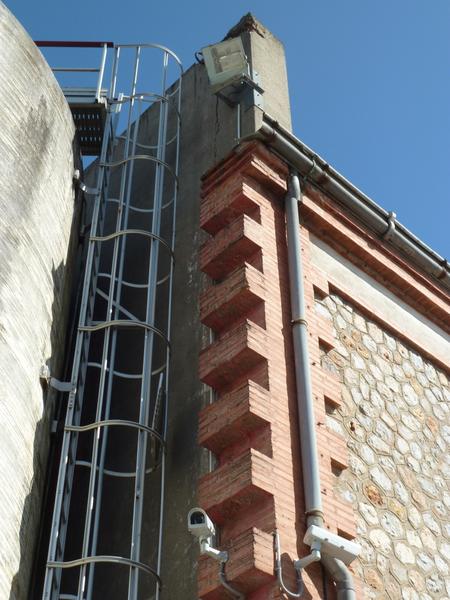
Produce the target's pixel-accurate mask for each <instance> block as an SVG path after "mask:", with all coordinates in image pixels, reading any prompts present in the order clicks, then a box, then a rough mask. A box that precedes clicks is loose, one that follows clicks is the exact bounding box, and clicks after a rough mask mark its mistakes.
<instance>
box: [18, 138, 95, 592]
mask: <svg viewBox="0 0 450 600" xmlns="http://www.w3.org/2000/svg"><path fill="white" fill-rule="evenodd" d="M73 152H74V157H75V161H74V162H75V165H74V166H75V168H77V169H81V168H82V166H81V160H80V159H79V158H78V157H79V150H78V141H77V139H74V141H73ZM83 203H84V200H83V194H82V193H81V192H79V191H77V192H76V193H75V198H74V217H73V221H72V227H71V234H70V240H69V246H68V250H67V255H66V260H65V261H62V262H60V264H59V265H58V266H57V267H56V268H55V267H54V266H53V267H52V280H53V300H52V308H51V323H52V324H51V329H50V355H49V356H48V357H47V358H46V360H45V363H46V364H47V366H48V367H49V369H50V373H51V375H52V376H53V377H56V378H57V379H60V380H66V379H67V378H70V365H71V355H72V348H73V343H72V341H73V337H74V333H75V332H74V324H75V322H76V321H75V319H76V316H77V311H78V294H77V293H76V291H77V290H79V288H80V285H79V284H80V278H81V276H82V265H83V258H84V256H83V255H84V252H83V245H82V242H83V240H82V239H80V235H79V232H80V222H81V217H82V214H81V213H82V209H81V206H82V204H83ZM36 385H39V382H38V373H36ZM66 402H67V394H60V393H58V392H56V391H55V390H53V389H52V388H45V389H44V388H43V389H42V418H41V419H40V420H39V421H38V422H37V423H36V429H35V435H34V444H33V479H32V482H31V486H30V491H29V493H28V495H27V497H26V498H25V502H24V506H23V511H22V521H21V524H20V531H19V542H20V563H19V568H18V570H17V573H16V574H15V575H14V578H13V580H12V584H11V590H10V594H9V600H26V599H30V600H31V599H35V598H36V599H37V598H41V595H42V587H43V578H44V574H45V562H46V558H47V548H48V540H49V534H50V524H51V519H52V513H53V497H54V488H55V487H56V477H57V473H58V462H59V460H58V459H59V449H60V439H58V438H60V437H61V436H58V434H56V435H55V434H51V424H52V421H53V420H57V421H58V422H60V421H61V419H64V416H65V410H66Z"/></svg>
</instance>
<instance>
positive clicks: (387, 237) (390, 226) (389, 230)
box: [381, 210, 397, 241]
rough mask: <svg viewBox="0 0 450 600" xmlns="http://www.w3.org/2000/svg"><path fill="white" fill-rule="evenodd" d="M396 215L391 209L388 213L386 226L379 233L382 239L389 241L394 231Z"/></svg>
mask: <svg viewBox="0 0 450 600" xmlns="http://www.w3.org/2000/svg"><path fill="white" fill-rule="evenodd" d="M396 218H397V215H396V214H395V212H393V211H392V210H391V211H390V212H389V213H388V228H387V229H386V231H385V232H384V233H383V234H381V237H382V239H383V240H387V241H390V240H391V239H392V236H393V235H394V232H395V223H396Z"/></svg>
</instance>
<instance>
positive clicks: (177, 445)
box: [162, 32, 288, 600]
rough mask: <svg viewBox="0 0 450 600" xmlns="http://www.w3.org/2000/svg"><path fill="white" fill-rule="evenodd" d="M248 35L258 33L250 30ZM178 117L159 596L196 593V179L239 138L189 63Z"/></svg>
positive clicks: (205, 462) (274, 84) (272, 88)
mask: <svg viewBox="0 0 450 600" xmlns="http://www.w3.org/2000/svg"><path fill="white" fill-rule="evenodd" d="M248 35H251V36H258V34H257V33H255V32H251V34H248ZM264 43H266V44H267V45H269V46H270V47H272V46H271V44H272V43H273V41H272V38H271V37H270V36H269V35H267V37H266V38H265V39H261V44H262V45H264ZM258 48H259V50H260V53H259V54H258V56H262V50H261V48H260V47H259V46H258ZM272 48H273V51H274V53H276V52H277V51H278V52H281V53H282V52H283V50H282V47H281V46H280V45H279V43H278V42H277V43H276V45H275V46H273V47H272ZM264 57H265V60H268V65H267V66H266V71H265V72H266V73H267V77H265V80H264V84H265V85H264V87H265V100H266V101H269V99H270V98H278V97H281V100H280V103H281V104H283V106H288V100H287V89H286V87H283V86H280V85H279V80H278V78H277V77H274V81H272V79H271V78H270V77H269V75H268V73H269V71H270V65H271V64H272V63H270V61H269V58H268V52H266V54H265V55H264ZM261 60H262V59H261ZM280 60H281V58H280ZM275 66H276V65H275ZM258 69H262V65H261V66H260V65H259V64H258ZM285 96H286V98H285ZM181 115H182V116H181V118H182V131H181V152H180V160H181V162H180V193H179V201H178V208H177V225H176V248H175V256H176V265H175V273H174V304H173V321H172V348H173V354H172V366H171V393H170V398H169V431H168V451H167V473H168V476H167V480H166V506H165V515H166V521H165V522H166V529H165V534H164V547H163V559H162V565H163V566H162V579H163V582H164V588H163V594H162V597H163V598H164V600H169V599H171V598H186V599H188V598H189V599H193V598H197V582H196V579H197V570H196V565H197V557H198V544H197V543H196V542H195V540H194V539H193V538H192V536H191V535H190V534H189V533H188V531H187V527H186V516H187V512H188V510H189V509H190V508H192V507H193V506H196V505H197V503H198V500H197V486H198V483H197V482H198V480H199V477H200V476H201V475H202V474H203V473H204V472H205V471H207V470H209V469H210V468H211V464H212V461H211V460H210V459H209V457H208V455H207V453H206V452H205V450H202V449H201V448H200V447H199V446H198V442H197V428H198V412H199V410H200V408H202V406H204V405H205V404H208V403H209V402H210V401H211V392H210V391H209V389H208V388H206V386H203V385H202V384H201V382H200V381H199V377H198V358H197V357H198V354H199V352H200V349H201V347H203V346H204V345H205V344H206V343H207V342H208V340H209V332H208V331H206V330H205V328H202V327H201V324H200V318H199V295H200V292H201V289H202V275H201V273H200V271H199V267H198V252H199V247H200V245H201V243H202V242H203V241H204V239H205V236H204V234H202V232H201V231H200V228H199V204H200V195H201V176H202V175H203V174H204V173H205V172H206V171H207V170H208V169H210V168H211V167H213V166H214V165H215V164H217V163H218V162H219V161H220V160H221V159H223V158H224V156H226V155H227V154H228V153H229V152H230V150H231V149H232V147H233V146H234V145H235V143H236V139H235V136H236V112H235V109H234V108H231V107H229V106H227V104H225V102H223V101H221V100H220V99H219V98H217V97H216V96H214V95H212V94H211V90H210V87H209V83H208V78H207V75H206V71H205V69H204V67H203V66H202V65H194V66H192V67H191V68H190V69H189V70H188V71H187V72H186V73H185V75H184V77H183V94H182V110H181ZM277 116H278V115H277ZM244 121H245V119H244ZM255 122H256V119H254V118H250V117H249V122H248V123H245V122H244V123H243V130H245V133H252V132H254V131H255V129H254V124H255Z"/></svg>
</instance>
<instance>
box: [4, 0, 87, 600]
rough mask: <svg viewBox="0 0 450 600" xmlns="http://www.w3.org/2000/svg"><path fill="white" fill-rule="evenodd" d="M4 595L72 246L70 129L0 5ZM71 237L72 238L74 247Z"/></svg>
mask: <svg viewBox="0 0 450 600" xmlns="http://www.w3.org/2000/svg"><path fill="white" fill-rule="evenodd" d="M0 48H1V49H2V51H1V53H0V91H1V98H2V100H1V105H0V425H1V427H0V540H1V542H0V597H1V598H5V599H8V598H9V599H10V600H12V599H13V598H14V599H23V598H25V597H26V595H27V586H28V584H29V578H30V570H31V562H32V557H33V551H34V546H35V541H36V536H37V529H38V521H39V511H40V499H41V496H42V490H43V482H44V479H45V471H46V462H47V453H48V446H49V439H50V420H51V416H52V409H53V406H54V399H53V395H52V394H51V393H44V392H43V389H42V387H41V384H40V380H39V374H40V369H41V366H42V365H48V367H49V368H50V371H51V373H52V375H54V376H56V377H58V376H61V369H62V362H63V358H64V357H63V354H64V346H65V326H66V320H67V313H68V308H67V307H68V305H69V299H70V277H69V275H70V271H71V269H70V262H71V257H72V255H73V252H74V250H75V245H76V238H77V236H76V235H73V236H72V238H71V233H72V231H73V230H74V228H75V227H76V219H74V216H75V212H76V204H77V203H76V202H75V192H74V188H73V184H72V176H73V171H74V161H75V160H76V152H74V135H75V127H74V124H73V119H72V115H71V112H70V109H69V106H68V104H67V102H66V100H65V98H64V96H63V94H62V92H61V89H60V87H59V86H58V84H57V82H56V80H55V78H54V77H53V74H52V72H51V70H50V68H49V67H48V65H47V63H46V62H45V60H44V59H43V57H42V55H41V53H40V52H39V50H38V49H37V48H36V46H35V45H34V43H33V41H32V40H31V39H30V37H29V36H28V35H27V33H26V32H25V31H24V29H23V28H22V27H21V25H20V24H19V23H18V22H17V20H16V19H15V18H14V16H13V15H12V14H11V13H10V12H9V11H8V9H7V8H6V7H5V6H4V5H3V4H2V3H1V2H0ZM71 239H72V241H71Z"/></svg>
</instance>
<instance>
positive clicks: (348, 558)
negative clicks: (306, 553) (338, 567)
mask: <svg viewBox="0 0 450 600" xmlns="http://www.w3.org/2000/svg"><path fill="white" fill-rule="evenodd" d="M303 541H304V542H305V544H308V546H311V547H317V548H319V549H320V551H321V552H322V553H323V554H328V555H329V556H333V557H334V558H338V559H339V560H342V562H343V563H345V564H346V565H349V564H350V563H351V562H352V561H353V560H354V559H355V558H356V557H357V556H358V555H359V553H360V552H361V546H360V545H359V544H357V543H356V542H352V541H350V540H347V539H345V538H343V537H342V536H340V535H336V534H335V533H332V532H331V531H328V530H327V529H324V528H323V527H317V526H316V525H311V526H310V527H309V528H308V530H307V532H306V534H305V537H304V539H303Z"/></svg>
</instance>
